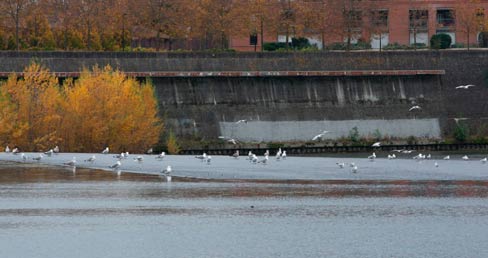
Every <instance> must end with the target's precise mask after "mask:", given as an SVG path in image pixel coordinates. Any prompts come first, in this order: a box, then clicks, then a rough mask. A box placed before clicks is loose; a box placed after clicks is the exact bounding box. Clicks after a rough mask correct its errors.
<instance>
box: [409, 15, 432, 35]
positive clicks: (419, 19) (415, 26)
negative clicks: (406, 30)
mask: <svg viewBox="0 0 488 258" xmlns="http://www.w3.org/2000/svg"><path fill="white" fill-rule="evenodd" d="M409 19H410V30H412V31H427V29H428V24H429V11H427V10H409Z"/></svg>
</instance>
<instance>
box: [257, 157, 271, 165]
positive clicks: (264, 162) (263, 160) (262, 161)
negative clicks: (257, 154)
mask: <svg viewBox="0 0 488 258" xmlns="http://www.w3.org/2000/svg"><path fill="white" fill-rule="evenodd" d="M268 160H269V156H264V158H263V159H262V160H260V161H258V163H263V165H266V164H267V163H268Z"/></svg>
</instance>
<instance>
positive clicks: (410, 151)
mask: <svg viewBox="0 0 488 258" xmlns="http://www.w3.org/2000/svg"><path fill="white" fill-rule="evenodd" d="M414 151H415V150H402V153H403V154H410V153H412V152H414Z"/></svg>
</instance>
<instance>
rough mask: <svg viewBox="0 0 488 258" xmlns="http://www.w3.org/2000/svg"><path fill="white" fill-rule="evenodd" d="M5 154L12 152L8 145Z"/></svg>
mask: <svg viewBox="0 0 488 258" xmlns="http://www.w3.org/2000/svg"><path fill="white" fill-rule="evenodd" d="M5 152H6V153H9V152H10V148H9V147H8V145H7V147H5Z"/></svg>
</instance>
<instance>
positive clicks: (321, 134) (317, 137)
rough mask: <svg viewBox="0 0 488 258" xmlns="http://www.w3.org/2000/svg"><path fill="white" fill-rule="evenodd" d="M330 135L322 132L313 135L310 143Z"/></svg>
mask: <svg viewBox="0 0 488 258" xmlns="http://www.w3.org/2000/svg"><path fill="white" fill-rule="evenodd" d="M328 133H330V132H329V131H322V132H321V133H319V134H317V135H315V136H314V137H313V138H312V141H316V140H318V139H322V137H323V136H324V135H326V134H328Z"/></svg>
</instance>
